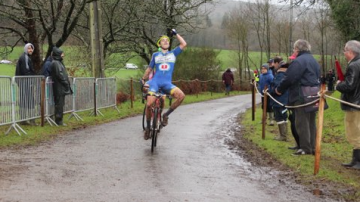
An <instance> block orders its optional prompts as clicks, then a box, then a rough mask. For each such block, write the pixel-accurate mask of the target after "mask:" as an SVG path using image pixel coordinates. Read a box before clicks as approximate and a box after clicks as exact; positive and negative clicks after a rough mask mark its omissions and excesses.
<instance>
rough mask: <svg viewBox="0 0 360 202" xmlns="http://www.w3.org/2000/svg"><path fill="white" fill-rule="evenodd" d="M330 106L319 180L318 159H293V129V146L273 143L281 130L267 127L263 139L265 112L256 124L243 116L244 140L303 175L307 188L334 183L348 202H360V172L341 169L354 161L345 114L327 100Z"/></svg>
mask: <svg viewBox="0 0 360 202" xmlns="http://www.w3.org/2000/svg"><path fill="white" fill-rule="evenodd" d="M332 96H334V97H337V98H339V97H340V94H339V93H338V92H335V93H333V94H332ZM327 103H328V105H329V109H328V110H326V111H325V113H324V128H323V134H322V143H321V161H320V171H319V173H318V174H317V175H316V176H315V175H314V174H313V173H314V161H315V158H314V156H312V155H304V156H293V155H291V154H292V152H294V151H292V150H289V149H288V147H290V146H294V145H295V141H294V140H293V138H292V135H291V130H290V126H288V127H289V129H288V131H289V132H288V133H289V134H288V139H290V141H289V142H281V141H275V140H273V138H274V137H275V136H276V135H277V134H278V131H279V130H278V127H277V126H266V136H265V139H264V140H263V139H262V138H261V135H262V128H261V124H259V121H260V120H261V116H262V110H261V108H257V110H256V114H255V121H252V120H251V117H252V116H251V110H248V111H247V112H246V113H245V114H244V115H243V117H242V118H241V121H240V122H241V124H242V125H243V126H244V130H243V131H242V136H243V138H245V139H246V140H248V142H251V144H254V145H255V146H256V147H257V148H258V149H260V150H262V151H266V152H267V153H268V154H270V155H271V157H272V158H273V159H276V160H277V161H278V162H280V163H281V164H282V165H285V166H286V167H288V168H290V169H291V170H292V171H295V172H296V173H298V174H299V175H301V178H302V183H303V184H305V185H307V184H315V182H322V183H330V184H332V185H334V186H336V187H337V189H338V193H337V194H339V195H341V196H342V197H343V198H344V199H345V200H346V201H360V189H359V188H360V175H359V174H360V171H358V170H353V169H346V168H344V167H342V166H341V163H343V162H350V160H351V157H352V147H351V145H350V144H349V143H348V142H347V141H346V138H345V129H344V112H343V111H341V109H340V104H339V103H338V102H336V101H333V100H331V99H327ZM288 125H290V124H288Z"/></svg>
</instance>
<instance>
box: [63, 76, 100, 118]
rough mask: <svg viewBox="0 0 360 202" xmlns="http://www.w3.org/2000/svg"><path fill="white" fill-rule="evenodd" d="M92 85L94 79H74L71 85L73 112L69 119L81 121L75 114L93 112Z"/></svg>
mask: <svg viewBox="0 0 360 202" xmlns="http://www.w3.org/2000/svg"><path fill="white" fill-rule="evenodd" d="M94 83H95V78H94V77H90V78H74V84H73V96H72V98H73V105H72V106H73V110H72V113H71V115H70V117H69V119H71V117H73V116H74V117H75V118H76V120H82V121H83V119H82V118H81V117H80V116H79V115H78V114H77V112H81V111H87V110H93V109H94V95H95V92H94Z"/></svg>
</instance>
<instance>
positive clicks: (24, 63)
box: [15, 43, 36, 125]
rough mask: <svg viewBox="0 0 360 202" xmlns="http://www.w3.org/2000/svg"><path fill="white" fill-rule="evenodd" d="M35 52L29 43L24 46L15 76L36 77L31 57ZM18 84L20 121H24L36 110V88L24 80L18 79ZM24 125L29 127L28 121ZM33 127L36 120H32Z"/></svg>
mask: <svg viewBox="0 0 360 202" xmlns="http://www.w3.org/2000/svg"><path fill="white" fill-rule="evenodd" d="M33 52H34V45H32V44H31V43H27V44H25V46H24V53H23V54H22V55H21V56H20V58H19V60H18V62H17V63H16V70H15V76H34V75H36V73H35V70H34V66H33V63H32V61H31V58H30V56H31V55H32V53H33ZM16 82H17V84H18V87H19V112H20V119H22V120H24V119H27V118H28V115H29V114H31V112H30V111H31V110H33V109H34V104H35V103H34V102H35V101H34V86H33V85H32V84H31V83H30V81H27V80H26V79H24V78H17V79H16ZM20 124H22V125H28V124H29V123H28V122H26V121H22V122H20ZM30 124H31V125H36V123H35V120H34V119H32V120H30Z"/></svg>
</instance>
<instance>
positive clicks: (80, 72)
mask: <svg viewBox="0 0 360 202" xmlns="http://www.w3.org/2000/svg"><path fill="white" fill-rule="evenodd" d="M61 48H62V49H63V50H64V52H65V59H64V63H65V65H66V66H67V68H70V69H72V70H71V73H72V76H78V77H84V76H90V75H91V68H90V65H89V64H90V59H89V58H90V56H89V55H88V51H87V50H85V49H84V48H81V47H69V46H64V47H61ZM188 49H189V48H188ZM44 51H46V46H44ZM185 51H186V50H185ZM216 51H218V53H219V54H218V56H217V59H218V60H219V61H220V66H221V72H220V73H222V72H223V71H224V70H226V69H227V68H237V67H238V64H237V60H236V58H237V56H236V53H235V51H233V50H216ZM22 52H23V47H15V49H14V51H13V52H12V53H11V54H9V55H8V56H7V57H6V58H5V57H3V58H2V59H8V60H10V61H12V62H13V64H10V65H8V64H0V75H5V76H13V75H14V74H15V65H16V61H17V59H18V58H19V57H20V55H21V54H22ZM85 53H87V54H85ZM276 55H277V54H272V55H271V57H274V56H276ZM249 56H250V64H249V65H250V69H252V70H254V69H256V68H259V67H260V65H261V64H260V52H254V51H253V52H250V53H249ZM281 56H282V57H283V58H284V59H285V60H286V55H281ZM124 58H130V59H129V60H128V63H133V64H135V65H137V66H138V67H139V69H137V70H134V69H128V70H126V69H125V68H124V66H125V62H124ZM315 58H316V59H317V60H319V58H320V56H319V55H315ZM267 60H268V58H267V57H266V55H265V53H263V63H265V62H266V61H267ZM105 63H106V64H105V66H106V70H105V75H106V77H113V76H115V77H118V78H122V79H128V78H130V77H133V78H137V77H139V76H140V75H142V74H143V72H144V66H146V65H147V64H146V62H145V61H144V60H143V59H142V58H141V57H139V56H136V55H134V54H128V55H125V56H124V55H121V54H112V55H111V56H110V57H109V58H108V59H107V60H106V62H105ZM342 63H344V61H342ZM343 65H345V64H343ZM330 68H334V67H333V65H331V64H330Z"/></svg>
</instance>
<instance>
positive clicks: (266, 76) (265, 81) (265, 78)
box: [259, 63, 274, 126]
mask: <svg viewBox="0 0 360 202" xmlns="http://www.w3.org/2000/svg"><path fill="white" fill-rule="evenodd" d="M273 79H274V76H273V74H272V73H270V70H269V65H268V64H266V63H264V64H263V65H262V66H261V74H260V81H259V83H260V92H261V94H262V95H263V94H264V92H263V91H264V89H265V87H267V88H268V89H270V88H271V82H272V81H273ZM261 103H262V106H264V97H262V98H261ZM263 110H264V109H263ZM266 112H267V115H268V118H269V121H270V124H269V125H270V126H273V125H274V112H273V110H272V108H271V106H270V99H268V100H267V108H266Z"/></svg>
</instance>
